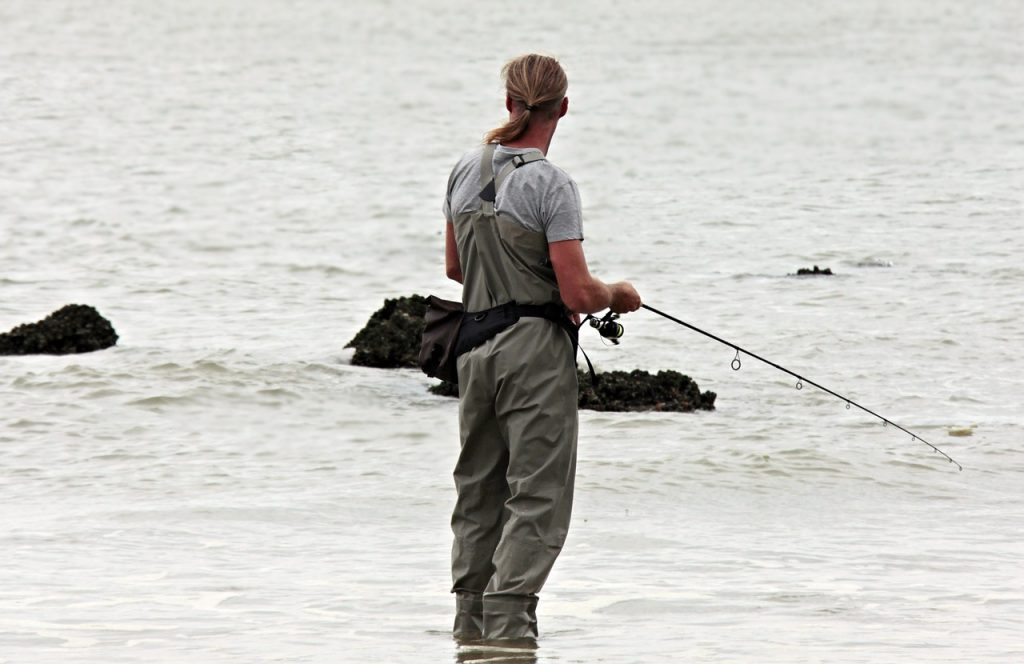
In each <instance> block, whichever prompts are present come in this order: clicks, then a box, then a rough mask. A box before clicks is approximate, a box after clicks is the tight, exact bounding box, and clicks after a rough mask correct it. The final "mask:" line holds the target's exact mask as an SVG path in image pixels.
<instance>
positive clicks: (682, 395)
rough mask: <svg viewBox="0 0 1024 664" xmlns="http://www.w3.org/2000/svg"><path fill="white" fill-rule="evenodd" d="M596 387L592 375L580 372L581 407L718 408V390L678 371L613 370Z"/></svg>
mask: <svg viewBox="0 0 1024 664" xmlns="http://www.w3.org/2000/svg"><path fill="white" fill-rule="evenodd" d="M597 378H598V383H597V387H596V388H594V387H593V386H592V385H591V383H590V377H589V376H588V375H586V374H583V373H580V408H586V409H588V410H602V411H641V410H660V411H674V412H691V411H694V410H714V409H715V397H716V396H717V395H716V394H715V393H714V392H703V393H702V392H701V391H700V389H699V388H698V387H697V383H695V382H694V381H693V380H692V379H691V378H690V377H689V376H684V375H683V374H681V373H679V372H678V371H672V370H666V371H659V372H658V373H657V374H654V375H651V374H650V373H648V372H646V371H641V370H640V369H634V370H633V371H629V372H626V371H609V372H607V373H599V374H598V375H597Z"/></svg>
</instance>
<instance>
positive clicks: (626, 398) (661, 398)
mask: <svg viewBox="0 0 1024 664" xmlns="http://www.w3.org/2000/svg"><path fill="white" fill-rule="evenodd" d="M597 378H598V383H597V387H596V388H595V387H594V386H593V385H592V384H591V382H590V375H589V374H586V373H583V372H580V374H579V383H580V392H579V407H580V408H581V409H586V410H599V411H648V410H659V411H672V412H691V411H694V410H714V409H715V397H716V396H717V395H716V394H715V393H714V392H701V391H700V389H699V388H698V387H697V383H695V382H694V381H693V380H692V379H691V378H690V377H689V376H684V375H683V374H681V373H679V372H678V371H671V370H668V371H659V372H658V373H657V374H654V375H652V374H650V373H649V372H647V371H641V370H639V369H636V370H634V371H629V372H626V371H609V372H607V373H599V374H598V375H597ZM430 391H431V392H432V393H434V394H438V395H441V396H445V397H457V396H459V387H458V385H455V384H454V383H448V382H441V383H438V384H437V385H434V386H433V387H431V388H430Z"/></svg>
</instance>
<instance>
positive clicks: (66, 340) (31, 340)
mask: <svg viewBox="0 0 1024 664" xmlns="http://www.w3.org/2000/svg"><path fill="white" fill-rule="evenodd" d="M116 343H117V332H115V331H114V326H113V325H111V324H110V321H108V320H107V319H106V318H104V317H103V316H101V315H100V313H99V312H98V311H96V310H95V309H93V308H92V307H90V306H88V305H85V304H68V305H66V306H64V307H61V308H60V309H58V310H57V311H55V312H53V313H52V314H50V315H49V316H47V317H46V318H44V319H43V320H41V321H39V322H38V323H26V324H25V325H19V326H18V327H16V328H14V329H13V330H11V331H10V332H8V333H6V334H0V355H36V354H46V355H68V354H70V353H90V352H92V351H94V350H102V349H104V348H110V347H111V346H113V345H115V344H116Z"/></svg>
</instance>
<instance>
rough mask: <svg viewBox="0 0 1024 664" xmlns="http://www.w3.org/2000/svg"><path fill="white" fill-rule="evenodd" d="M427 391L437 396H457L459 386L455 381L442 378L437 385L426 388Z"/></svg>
mask: <svg viewBox="0 0 1024 664" xmlns="http://www.w3.org/2000/svg"><path fill="white" fill-rule="evenodd" d="M427 391H428V392H430V393H431V394H436V395H437V396H439V397H457V396H459V386H458V385H456V384H455V383H449V382H448V381H446V380H442V381H441V382H440V383H438V384H437V385H431V386H430V387H428V388H427Z"/></svg>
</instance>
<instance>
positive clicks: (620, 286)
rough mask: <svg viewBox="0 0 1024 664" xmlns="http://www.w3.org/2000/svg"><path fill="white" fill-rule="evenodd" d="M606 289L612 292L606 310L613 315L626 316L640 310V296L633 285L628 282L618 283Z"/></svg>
mask: <svg viewBox="0 0 1024 664" xmlns="http://www.w3.org/2000/svg"><path fill="white" fill-rule="evenodd" d="M608 288H609V289H610V290H611V292H612V302H611V304H610V305H608V308H609V309H611V310H612V311H614V312H615V313H617V314H628V313H629V312H631V311H636V310H637V309H639V308H640V294H639V293H637V292H636V289H635V288H633V284H631V283H629V282H628V281H618V282H616V283H614V284H609V285H608Z"/></svg>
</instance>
